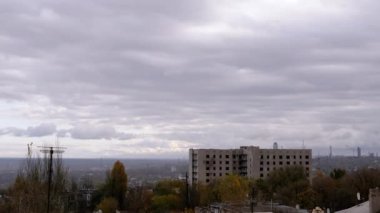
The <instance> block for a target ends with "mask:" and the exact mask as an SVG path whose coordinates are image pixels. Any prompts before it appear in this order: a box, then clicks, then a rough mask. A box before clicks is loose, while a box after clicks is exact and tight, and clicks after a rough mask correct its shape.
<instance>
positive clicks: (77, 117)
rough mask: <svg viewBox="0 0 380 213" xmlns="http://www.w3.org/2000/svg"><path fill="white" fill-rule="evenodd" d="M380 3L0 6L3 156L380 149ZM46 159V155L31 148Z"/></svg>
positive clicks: (295, 0)
mask: <svg viewBox="0 0 380 213" xmlns="http://www.w3.org/2000/svg"><path fill="white" fill-rule="evenodd" d="M379 11H380V3H379V2H378V1H375V0H372V1H367V0H362V1H357V0H351V1H350V0H335V1H329V0H319V1H318V0H314V1H313V0H311V1H301V0H281V1H278V0H258V1H242V0H241V1H240V0H237V1H229V0H209V1H205V0H201V1H197V0H191V1H189V0H175V1H168V0H167V1H160V0H154V1H145V0H138V1H125V0H104V1H101V0H81V1H67V0H61V1H59V0H54V1H53V0H52V1H49V0H33V1H30V0H25V1H19V0H0V119H1V122H0V144H1V148H0V157H23V156H25V155H26V151H27V149H26V147H27V146H26V144H27V143H29V142H32V141H33V143H34V146H36V145H51V144H54V143H55V141H56V140H58V141H59V142H60V145H62V146H65V147H67V151H66V153H65V157H99V158H106V157H118V158H119V157H125V158H152V157H159V158H168V157H169V158H187V155H188V154H187V153H188V149H189V148H191V147H193V148H234V147H239V146H240V145H257V146H260V147H264V148H270V147H272V144H273V142H274V141H277V142H278V143H279V146H280V147H283V148H301V147H302V144H303V143H304V145H305V147H307V148H312V149H313V155H318V154H320V155H327V154H328V148H329V146H330V145H331V146H332V147H333V151H334V153H336V154H351V155H352V150H353V148H355V147H357V146H360V147H362V152H363V154H368V152H378V151H379V152H380V148H379V144H380V140H379V139H380V122H379V120H380V72H379V64H380V22H379V20H380V14H379ZM35 150H36V151H37V149H36V148H35Z"/></svg>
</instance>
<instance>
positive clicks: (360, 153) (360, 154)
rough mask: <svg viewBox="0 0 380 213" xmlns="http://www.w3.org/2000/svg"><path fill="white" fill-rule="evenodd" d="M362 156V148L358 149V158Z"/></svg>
mask: <svg viewBox="0 0 380 213" xmlns="http://www.w3.org/2000/svg"><path fill="white" fill-rule="evenodd" d="M361 156H362V150H361V149H360V147H358V157H359V158H360V157H361Z"/></svg>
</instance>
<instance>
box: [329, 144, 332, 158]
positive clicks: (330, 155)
mask: <svg viewBox="0 0 380 213" xmlns="http://www.w3.org/2000/svg"><path fill="white" fill-rule="evenodd" d="M329 157H330V158H331V157H332V146H330V154H329Z"/></svg>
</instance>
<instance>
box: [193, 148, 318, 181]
mask: <svg viewBox="0 0 380 213" xmlns="http://www.w3.org/2000/svg"><path fill="white" fill-rule="evenodd" d="M311 158H312V153H311V149H278V148H277V144H276V145H275V146H273V149H260V148H259V147H257V146H241V147H240V148H239V149H190V150H189V171H188V174H189V181H190V184H192V183H206V184H207V183H210V182H212V181H214V180H216V179H218V178H220V177H223V176H226V175H230V174H237V175H241V176H245V177H249V178H255V179H259V178H265V177H267V176H268V175H269V173H270V172H271V171H274V170H276V169H281V168H284V167H287V166H302V167H303V168H304V169H305V173H306V175H307V176H308V177H309V176H310V172H311Z"/></svg>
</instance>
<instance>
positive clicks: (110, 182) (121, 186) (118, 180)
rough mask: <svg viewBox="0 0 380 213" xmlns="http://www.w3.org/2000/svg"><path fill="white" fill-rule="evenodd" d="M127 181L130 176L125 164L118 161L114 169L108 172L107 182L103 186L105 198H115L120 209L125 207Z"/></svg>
mask: <svg viewBox="0 0 380 213" xmlns="http://www.w3.org/2000/svg"><path fill="white" fill-rule="evenodd" d="M127 183H128V177H127V173H126V172H125V168H124V165H123V163H121V162H120V161H116V162H115V163H114V165H113V167H112V170H111V171H110V172H109V173H108V174H107V179H106V183H105V185H104V186H103V200H104V199H106V198H114V199H115V200H116V201H117V206H118V209H120V210H123V209H125V207H126V193H127ZM108 201H109V199H108ZM108 203H110V202H108Z"/></svg>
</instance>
